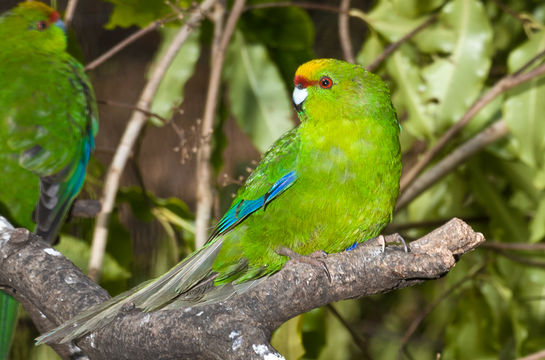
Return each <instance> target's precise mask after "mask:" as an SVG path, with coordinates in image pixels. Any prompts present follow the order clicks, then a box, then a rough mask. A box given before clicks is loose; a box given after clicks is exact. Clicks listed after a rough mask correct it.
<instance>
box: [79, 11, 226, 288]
mask: <svg viewBox="0 0 545 360" xmlns="http://www.w3.org/2000/svg"><path fill="white" fill-rule="evenodd" d="M216 1H217V0H205V1H203V2H202V3H201V4H200V6H199V7H197V8H196V9H194V10H193V11H192V12H191V14H190V15H189V18H188V20H187V22H186V23H185V24H184V25H183V26H182V27H181V29H180V31H179V32H178V34H176V36H175V37H174V39H173V40H172V42H171V44H170V45H169V47H168V49H167V51H166V52H165V54H164V55H163V57H162V58H161V59H160V60H159V63H158V64H157V66H156V67H155V68H154V70H153V73H152V74H151V76H150V79H149V81H148V82H147V84H146V86H145V88H144V90H143V91H142V94H141V95H140V99H139V100H138V103H137V105H136V107H137V108H138V109H141V110H146V111H149V109H150V106H151V101H152V100H153V97H154V95H155V92H156V91H157V88H158V87H159V84H160V82H161V79H162V78H163V76H164V74H165V72H166V70H167V69H168V67H169V65H170V63H171V62H172V60H173V59H174V57H175V56H176V54H177V53H178V51H179V49H180V47H181V46H182V44H183V43H184V42H185V40H186V39H187V37H188V36H189V34H190V33H191V32H192V31H193V29H194V27H195V25H196V24H197V23H199V22H200V21H201V20H202V19H203V17H204V16H205V13H206V12H207V11H208V10H209V9H210V8H211V7H212V5H214V3H215V2H216ZM146 120H147V115H145V114H144V113H142V111H140V110H138V111H133V113H132V115H131V119H130V120H129V123H128V124H127V127H126V129H125V132H124V134H123V136H122V138H121V141H120V142H119V146H118V148H117V151H116V153H115V155H114V158H113V160H112V163H111V164H110V168H109V169H108V173H107V174H106V180H105V182H104V192H103V195H102V200H101V202H102V210H101V212H100V213H99V215H98V217H97V221H96V224H95V229H94V233H93V244H92V248H91V257H90V259H89V276H90V277H91V278H92V279H94V280H95V281H96V280H98V278H99V277H100V268H101V267H102V259H103V257H104V250H105V248H106V239H107V237H108V220H109V217H110V213H111V212H112V210H113V207H114V202H115V195H116V193H117V189H118V187H119V180H120V178H121V174H122V173H123V169H124V168H125V165H126V163H127V160H128V158H129V156H130V153H131V151H132V147H133V145H134V143H135V141H136V139H137V138H138V136H139V134H140V131H141V130H142V127H143V126H144V125H145V124H146Z"/></svg>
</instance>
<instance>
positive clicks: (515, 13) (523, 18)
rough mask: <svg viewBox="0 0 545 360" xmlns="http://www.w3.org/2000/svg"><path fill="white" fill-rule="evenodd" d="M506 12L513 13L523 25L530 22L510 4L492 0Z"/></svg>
mask: <svg viewBox="0 0 545 360" xmlns="http://www.w3.org/2000/svg"><path fill="white" fill-rule="evenodd" d="M492 2H494V3H495V4H496V5H497V6H498V7H499V8H500V9H501V10H502V11H503V12H504V13H506V14H509V15H511V16H512V17H513V18H515V19H517V20H518V21H520V22H521V23H522V25H523V26H526V24H528V19H527V18H525V17H523V16H521V15H520V14H519V13H517V12H516V11H514V10H513V9H511V8H510V7H509V6H507V5H505V4H504V3H502V2H501V1H499V0H492Z"/></svg>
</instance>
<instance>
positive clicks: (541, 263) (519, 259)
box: [490, 248, 545, 268]
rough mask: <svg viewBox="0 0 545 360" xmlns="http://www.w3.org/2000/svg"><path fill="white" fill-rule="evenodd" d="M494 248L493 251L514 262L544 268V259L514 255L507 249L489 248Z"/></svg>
mask: <svg viewBox="0 0 545 360" xmlns="http://www.w3.org/2000/svg"><path fill="white" fill-rule="evenodd" d="M490 249H492V250H494V252H496V253H498V254H499V255H502V256H504V257H506V258H507V259H509V260H511V261H514V262H516V263H519V264H522V265H528V266H534V267H539V268H545V261H539V260H534V259H529V258H527V257H524V256H519V255H515V254H513V253H511V252H509V251H506V250H500V249H495V248H490Z"/></svg>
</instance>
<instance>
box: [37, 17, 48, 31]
mask: <svg viewBox="0 0 545 360" xmlns="http://www.w3.org/2000/svg"><path fill="white" fill-rule="evenodd" d="M47 26H48V25H47V22H45V21H43V20H41V21H38V23H37V24H36V29H38V31H43V30H45V29H47Z"/></svg>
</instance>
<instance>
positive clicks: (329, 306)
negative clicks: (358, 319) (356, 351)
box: [325, 304, 370, 359]
mask: <svg viewBox="0 0 545 360" xmlns="http://www.w3.org/2000/svg"><path fill="white" fill-rule="evenodd" d="M325 307H326V309H327V310H329V311H330V312H331V313H332V314H333V316H335V317H336V318H337V320H339V322H340V323H341V324H342V325H343V326H344V328H345V329H346V330H347V331H348V332H349V333H350V336H352V340H354V342H355V343H356V345H357V346H358V347H359V348H360V351H361V353H362V356H363V358H364V359H370V356H369V353H368V351H367V340H366V339H364V338H363V337H361V336H360V334H358V332H357V331H356V330H355V329H354V328H353V327H352V326H351V325H350V324H349V323H348V322H347V321H346V320H345V319H344V318H343V317H342V315H341V314H339V312H338V311H337V309H335V307H334V306H333V304H327V305H326V306H325Z"/></svg>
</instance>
